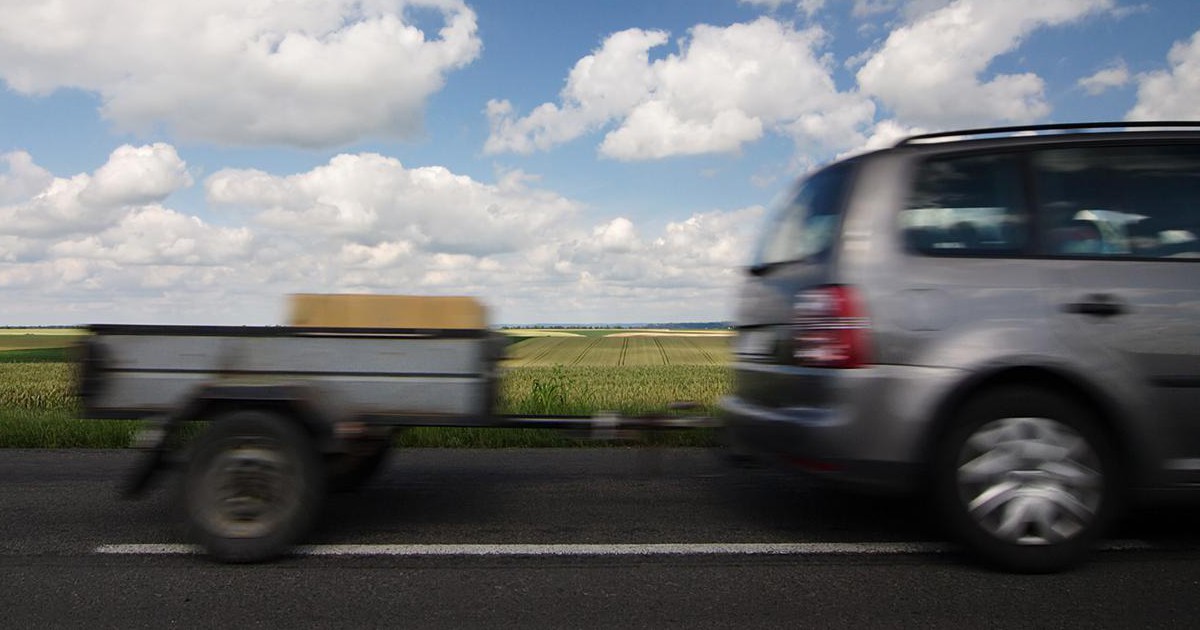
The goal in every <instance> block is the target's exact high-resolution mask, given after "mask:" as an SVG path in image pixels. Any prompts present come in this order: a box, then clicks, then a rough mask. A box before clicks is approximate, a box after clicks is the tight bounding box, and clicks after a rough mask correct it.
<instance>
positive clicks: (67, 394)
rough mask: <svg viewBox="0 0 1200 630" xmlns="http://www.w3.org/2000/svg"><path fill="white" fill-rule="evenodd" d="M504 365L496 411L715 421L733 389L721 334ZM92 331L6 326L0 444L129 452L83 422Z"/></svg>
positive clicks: (456, 434) (494, 435) (526, 342)
mask: <svg viewBox="0 0 1200 630" xmlns="http://www.w3.org/2000/svg"><path fill="white" fill-rule="evenodd" d="M506 332H507V334H508V335H509V338H510V345H509V347H508V352H507V357H508V358H506V359H505V360H504V363H503V366H504V376H503V378H502V380H501V389H500V393H499V400H498V403H499V413H501V414H516V415H524V414H529V415H590V414H593V413H597V412H602V411H615V412H619V413H622V414H628V415H645V414H659V413H664V412H666V410H667V407H668V405H670V404H671V403H674V402H682V401H687V402H692V403H695V404H696V408H695V409H694V410H692V411H689V412H688V413H691V414H697V415H711V414H713V413H714V412H715V407H716V402H717V400H718V399H719V398H720V397H721V396H722V395H723V394H724V393H725V392H726V391H728V389H729V386H730V379H731V375H730V372H729V369H728V361H729V352H730V341H731V337H730V336H729V335H728V333H725V332H723V331H674V330H624V329H622V330H579V331H570V330H513V331H506ZM85 334H86V333H85V332H84V331H81V330H73V329H71V330H68V329H0V447H10V448H123V447H125V446H127V445H128V444H129V441H130V438H131V437H132V435H133V433H134V432H135V431H136V430H137V429H138V428H139V427H140V423H138V422H136V421H116V420H91V419H86V418H80V417H79V409H78V404H77V401H76V398H75V367H74V364H73V363H72V362H71V355H72V351H71V348H72V347H73V346H74V344H76V343H77V342H78V341H79V340H80V339H82V338H83V336H84V335H85ZM641 439H642V440H643V441H645V442H648V443H652V444H660V445H671V446H711V445H712V443H713V441H714V440H713V436H712V433H711V431H709V430H703V429H699V430H684V431H671V432H663V433H662V434H657V435H651V436H641ZM397 444H398V446H402V447H477V448H506V447H559V446H575V445H593V444H594V443H593V442H591V441H588V440H585V439H577V438H574V437H572V436H570V435H564V434H563V433H562V432H559V431H555V430H549V429H487V428H480V429H465V428H425V427H421V428H413V429H408V430H405V431H403V432H401V433H400V434H399V435H398V437H397Z"/></svg>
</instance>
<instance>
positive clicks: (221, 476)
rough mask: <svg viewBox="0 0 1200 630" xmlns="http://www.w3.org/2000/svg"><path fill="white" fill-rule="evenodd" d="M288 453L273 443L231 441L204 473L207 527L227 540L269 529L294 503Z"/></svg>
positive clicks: (266, 532)
mask: <svg viewBox="0 0 1200 630" xmlns="http://www.w3.org/2000/svg"><path fill="white" fill-rule="evenodd" d="M290 470H291V466H290V465H289V462H288V460H287V456H286V455H284V454H283V453H281V452H280V451H279V450H278V449H276V448H274V445H273V444H271V443H269V442H266V443H264V442H262V441H257V440H253V441H249V442H240V443H236V444H231V445H230V446H229V447H228V448H226V449H223V450H222V451H221V452H220V453H219V454H217V455H216V457H214V458H213V461H212V462H211V465H210V466H209V468H208V470H207V471H206V472H205V474H204V482H203V485H202V493H203V495H204V496H203V497H202V499H201V501H200V505H201V506H203V509H204V511H205V512H206V513H205V514H204V515H203V518H204V520H205V521H206V522H207V523H208V526H209V528H210V529H211V530H212V531H213V532H214V533H217V534H219V535H221V536H224V537H228V538H257V537H261V536H265V535H267V534H269V533H271V531H272V530H274V529H275V528H276V527H277V526H278V525H279V524H280V523H281V522H282V521H283V520H284V519H285V518H286V515H287V514H288V512H290V511H291V510H292V509H293V508H294V507H295V505H296V502H297V498H296V497H297V496H298V493H297V492H296V489H295V487H294V482H293V481H292V479H291V475H290V474H289V472H290Z"/></svg>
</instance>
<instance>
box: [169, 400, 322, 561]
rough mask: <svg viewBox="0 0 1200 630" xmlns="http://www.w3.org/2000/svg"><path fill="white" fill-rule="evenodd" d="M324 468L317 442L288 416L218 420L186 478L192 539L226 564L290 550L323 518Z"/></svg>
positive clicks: (248, 414) (247, 414)
mask: <svg viewBox="0 0 1200 630" xmlns="http://www.w3.org/2000/svg"><path fill="white" fill-rule="evenodd" d="M323 468H324V467H323V466H322V463H321V458H320V457H319V455H318V453H317V451H316V449H315V447H314V445H313V442H312V439H311V438H310V437H309V436H308V434H307V433H305V432H304V431H303V429H301V428H300V427H299V426H297V425H296V424H295V423H294V422H291V421H290V420H288V419H287V418H284V417H281V416H278V415H275V414H270V413H265V412H258V411H239V412H234V413H231V414H228V415H225V416H221V417H219V418H216V419H214V420H213V422H212V426H211V428H210V429H209V430H208V431H207V432H205V433H204V434H203V435H202V436H200V438H199V440H198V442H197V444H196V448H195V450H194V452H193V455H192V458H191V461H190V462H189V464H188V468H187V472H186V474H185V475H184V484H183V504H184V506H185V509H186V513H187V524H188V529H189V533H190V535H191V538H192V539H193V540H194V541H195V542H196V543H198V544H199V545H201V546H202V547H203V548H204V549H205V550H206V551H207V552H208V553H209V554H210V555H211V556H212V557H213V558H215V559H217V560H219V561H221V562H258V561H262V560H269V559H271V558H274V557H277V556H279V555H282V554H284V553H286V552H287V551H288V549H289V548H291V546H292V545H293V544H294V543H296V542H297V541H299V540H300V539H301V538H302V537H303V536H304V535H305V534H307V533H308V531H309V529H310V528H311V527H312V525H313V523H314V521H315V520H316V516H317V512H318V509H319V507H320V503H321V500H322V498H323V496H324V490H325V471H324V469H323Z"/></svg>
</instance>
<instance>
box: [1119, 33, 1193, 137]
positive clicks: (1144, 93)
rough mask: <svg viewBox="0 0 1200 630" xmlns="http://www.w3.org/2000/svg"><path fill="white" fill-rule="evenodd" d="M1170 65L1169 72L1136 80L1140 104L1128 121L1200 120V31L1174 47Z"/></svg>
mask: <svg viewBox="0 0 1200 630" xmlns="http://www.w3.org/2000/svg"><path fill="white" fill-rule="evenodd" d="M1167 62H1168V63H1169V65H1170V67H1169V68H1168V69H1166V70H1158V71H1155V72H1150V73H1147V74H1145V75H1142V76H1139V77H1138V78H1137V83H1138V98H1137V104H1135V105H1134V106H1133V109H1131V110H1130V111H1129V114H1128V115H1127V116H1126V118H1127V119H1128V120H1196V119H1200V31H1197V32H1196V33H1194V34H1193V35H1192V38H1191V39H1190V40H1187V41H1181V42H1176V43H1175V44H1174V45H1172V46H1171V50H1170V52H1169V53H1168V54H1167Z"/></svg>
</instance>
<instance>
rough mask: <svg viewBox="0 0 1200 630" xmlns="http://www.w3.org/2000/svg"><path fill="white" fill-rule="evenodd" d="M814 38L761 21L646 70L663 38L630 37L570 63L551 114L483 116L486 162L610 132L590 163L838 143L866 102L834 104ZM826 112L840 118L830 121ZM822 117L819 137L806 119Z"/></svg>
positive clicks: (502, 108) (700, 37)
mask: <svg viewBox="0 0 1200 630" xmlns="http://www.w3.org/2000/svg"><path fill="white" fill-rule="evenodd" d="M826 39H827V36H826V33H825V32H824V31H823V30H822V29H820V28H819V27H810V28H808V29H804V30H797V29H795V28H794V27H793V26H791V25H789V24H786V23H783V22H780V21H777V20H774V19H771V18H760V19H758V20H755V21H753V22H750V23H745V24H733V25H731V26H728V27H716V26H709V25H703V24H702V25H698V26H696V27H694V28H692V29H691V31H690V32H689V35H688V37H687V38H685V39H683V40H682V41H681V42H680V51H679V52H678V53H672V54H668V55H666V56H665V57H663V58H660V59H655V60H653V61H651V60H650V51H651V49H653V48H655V47H658V46H661V45H663V44H665V43H666V42H667V41H668V35H667V34H666V33H664V32H662V31H643V30H641V29H630V30H626V31H622V32H619V33H615V34H613V35H611V36H610V37H608V38H607V39H606V40H605V41H604V43H603V44H602V45H601V47H600V48H599V49H598V50H597V51H595V52H594V53H592V54H591V55H588V56H586V57H584V58H583V59H581V60H579V62H577V63H576V64H575V67H574V68H573V69H572V70H571V73H570V75H569V76H568V78H567V84H566V87H565V88H564V89H563V92H562V94H561V95H560V96H561V100H560V103H545V104H542V105H540V106H538V107H536V108H534V109H533V110H532V111H531V112H530V113H529V114H528V115H526V116H524V117H518V116H517V115H516V114H515V112H514V111H513V107H512V104H511V103H509V102H508V101H502V100H494V101H492V102H490V103H489V104H488V108H487V114H488V117H489V119H490V122H491V129H492V132H491V136H490V137H489V138H488V140H487V143H486V145H485V147H484V148H485V151H486V152H488V153H499V152H504V151H514V152H518V153H528V152H531V151H534V150H545V149H549V148H551V147H553V146H556V145H558V144H561V143H563V142H567V141H570V140H573V139H575V138H578V137H580V136H582V135H584V134H586V133H591V132H595V131H598V130H600V129H603V128H606V127H609V126H610V125H614V124H615V127H616V128H615V129H612V130H610V131H608V132H607V133H606V135H605V136H604V139H603V140H602V142H601V144H600V153H601V154H602V155H605V156H607V157H611V158H616V159H621V160H644V159H655V158H664V157H669V156H675V155H695V154H701V153H719V152H731V151H737V150H739V149H740V148H741V147H742V146H743V145H745V144H746V143H748V142H753V141H755V140H758V139H760V138H762V137H763V136H764V135H765V134H766V133H772V132H773V133H781V134H785V135H791V136H792V137H794V138H796V140H797V142H799V143H804V142H829V141H834V142H838V143H844V142H846V138H853V137H855V134H856V128H857V127H858V126H861V125H863V124H865V123H867V122H869V121H870V119H871V117H872V116H873V114H874V107H873V105H872V104H871V103H870V101H868V100H866V99H865V98H863V97H861V96H859V95H857V94H854V93H844V92H840V91H839V90H838V89H837V87H836V85H835V84H834V81H833V78H832V74H831V68H830V67H829V63H828V60H827V59H826V58H825V57H824V56H822V55H821V54H820V49H821V47H822V46H823V45H824V44H825V42H826ZM833 112H842V114H841V115H834V114H833ZM812 116H819V117H822V119H823V120H822V122H823V124H822V125H820V126H819V128H820V131H819V132H817V133H814V132H813V129H814V128H815V127H816V126H813V125H805V124H803V121H804V119H805V118H806V117H812Z"/></svg>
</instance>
